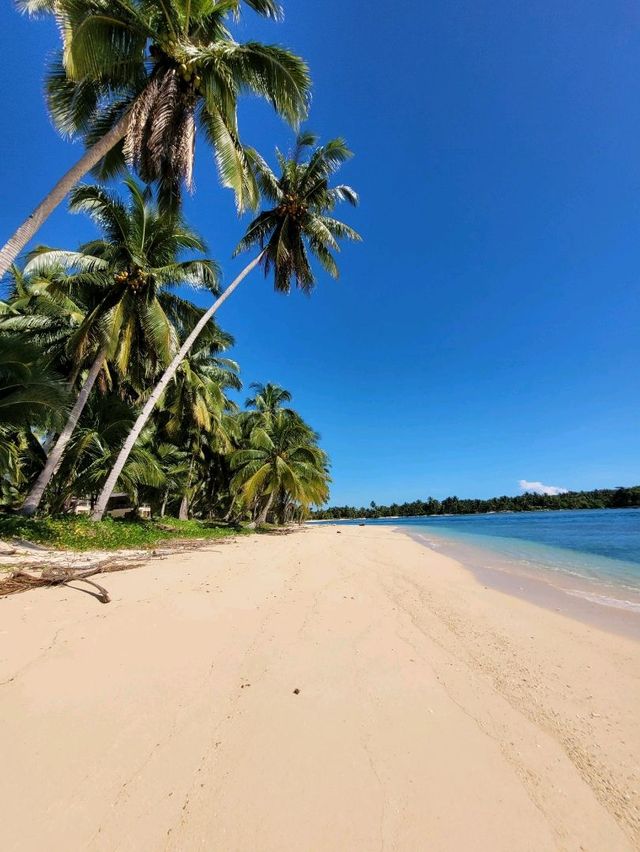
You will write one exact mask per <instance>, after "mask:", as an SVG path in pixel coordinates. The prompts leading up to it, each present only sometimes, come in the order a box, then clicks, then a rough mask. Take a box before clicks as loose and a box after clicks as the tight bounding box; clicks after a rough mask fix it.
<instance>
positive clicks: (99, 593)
mask: <svg viewBox="0 0 640 852" xmlns="http://www.w3.org/2000/svg"><path fill="white" fill-rule="evenodd" d="M133 567H135V563H132V562H128V563H119V564H112V565H102V566H99V567H97V568H90V569H87V570H86V571H74V570H73V569H72V568H59V567H57V566H49V567H47V568H44V569H43V570H42V572H41V573H40V574H39V575H35V574H29V573H28V572H27V571H22V570H17V571H14V572H13V574H11V576H10V577H8V578H7V579H6V580H2V581H0V597H5V596H6V595H15V594H17V593H18V592H26V591H28V590H29V589H37V588H39V587H42V586H68V585H69V584H70V583H74V582H81V583H85V584H86V585H88V586H93V588H94V589H96V592H90V591H89V590H88V589H82V591H85V592H87V594H90V595H92V596H93V597H95V598H97V599H98V600H99V601H100V603H105V604H106V603H109V602H110V601H111V598H110V597H109V592H108V591H107V590H106V589H105V588H104V586H101V585H99V584H98V583H96V582H94V581H93V580H89V577H93V576H94V575H95V574H109V573H113V572H114V571H126V570H127V569H129V568H133ZM71 588H73V586H71Z"/></svg>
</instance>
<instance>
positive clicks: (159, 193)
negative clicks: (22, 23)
mask: <svg viewBox="0 0 640 852" xmlns="http://www.w3.org/2000/svg"><path fill="white" fill-rule="evenodd" d="M243 5H244V6H246V7H248V8H250V9H251V10H252V12H254V13H257V14H258V15H261V16H263V17H266V18H268V19H272V20H276V21H278V20H280V19H281V18H282V9H281V7H280V6H279V4H278V3H277V2H276V0H245V3H244V4H242V3H241V2H240V0H202V2H197V3H196V2H194V0H162V2H159V0H127V2H126V3H122V2H120V0H82V1H81V2H79V0H20V6H21V8H22V9H23V10H24V11H26V12H28V13H29V14H31V15H49V16H52V17H53V18H54V19H55V21H56V23H57V24H58V31H59V33H60V39H61V42H60V45H59V47H58V50H57V52H56V53H54V54H53V57H52V59H51V60H50V65H49V69H48V72H47V79H46V86H45V88H46V94H47V105H48V109H49V113H50V116H51V118H52V120H53V122H54V125H55V126H56V127H57V128H58V130H59V131H60V132H61V133H62V134H63V135H65V136H69V137H72V138H78V139H81V140H82V141H83V142H84V144H85V147H86V151H85V154H84V155H83V156H82V157H81V159H80V160H79V161H78V163H76V165H75V166H74V167H73V168H72V169H71V170H70V171H69V172H68V173H67V174H66V175H65V176H63V177H62V178H61V179H60V180H59V181H58V183H57V184H56V186H55V187H54V189H53V191H52V192H50V193H49V194H48V195H47V196H46V197H45V199H44V201H43V202H42V204H41V205H40V206H39V207H38V208H37V209H36V211H34V213H33V214H32V215H31V216H30V217H29V219H28V220H27V221H26V222H25V223H24V225H23V226H21V227H20V228H19V229H18V231H17V232H16V233H15V234H14V235H13V237H11V239H10V240H9V241H8V242H7V244H6V245H5V247H4V248H3V249H2V250H1V251H0V275H2V276H3V278H2V288H3V289H2V294H1V296H2V301H1V302H0V513H4V514H0V537H1V535H3V534H5V533H6V534H7V535H9V534H10V535H12V536H16V535H17V536H18V537H20V536H25V537H30V538H31V539H32V540H35V541H39V540H40V541H49V542H58V543H62V544H64V543H68V539H69V538H73V536H68V535H67V533H66V532H65V530H67V531H68V530H69V529H73V530H75V535H76V538H77V539H78V540H79V541H83V542H89V541H92V540H93V538H94V534H93V533H92V532H91V530H98V529H100V530H103V531H105V532H104V536H105V537H106V538H105V539H104V540H105V541H106V540H109V541H112V542H116V541H118V540H121V539H122V538H123V537H124V538H128V539H131V541H138V540H142V539H145V540H147V541H148V542H150V541H151V540H156V538H157V537H158V536H160V538H162V537H163V532H162V531H163V530H164V531H165V532H167V534H168V531H169V530H173V532H175V531H176V530H179V529H180V530H182V531H183V532H184V531H185V530H186V529H187V527H185V526H184V525H185V524H192V525H193V524H195V525H196V526H195V527H191V528H189V529H191V534H192V535H195V534H196V530H200V531H202V530H203V529H205V530H209V533H207V535H208V534H210V531H211V530H212V529H214V528H215V529H234V528H237V526H238V524H242V523H245V524H246V523H247V522H248V523H253V524H255V525H257V526H261V525H264V524H270V523H271V524H273V523H275V524H283V523H288V522H291V521H295V520H301V519H303V518H304V517H307V516H308V514H309V512H310V511H311V509H312V507H314V506H316V507H317V506H320V505H323V504H324V503H325V502H326V501H327V499H328V495H329V482H330V476H329V459H328V457H327V455H326V453H325V452H324V451H323V450H322V448H321V447H320V438H319V435H318V434H317V433H316V431H315V430H314V429H313V428H312V426H311V425H309V424H307V423H306V422H305V421H304V419H303V417H302V416H301V414H300V413H298V412H297V411H296V410H295V409H294V408H292V407H291V404H290V403H291V399H292V395H291V393H290V392H289V391H288V390H286V389H284V388H281V387H279V386H278V385H276V384H274V383H269V382H267V383H266V384H256V383H254V384H253V385H251V394H250V396H249V398H248V399H247V400H246V404H245V405H244V406H243V405H241V404H240V403H239V399H238V394H239V393H240V391H241V389H242V378H241V371H240V367H239V365H238V364H237V363H236V362H235V361H234V360H233V359H232V358H231V357H230V354H231V353H230V350H231V349H232V347H233V337H232V336H231V334H229V333H228V332H226V331H224V330H223V329H222V328H220V326H219V325H218V324H217V322H216V318H215V315H216V313H217V311H218V310H219V309H220V307H221V306H222V305H223V304H224V302H225V301H226V299H228V298H229V297H230V295H231V294H232V293H233V292H234V291H235V289H236V288H237V287H238V286H239V285H240V283H241V282H242V281H243V280H244V279H245V278H246V277H247V276H248V275H249V274H250V273H251V272H252V271H253V270H254V269H257V268H261V269H262V270H263V272H264V274H265V275H266V276H269V277H272V278H273V283H274V288H275V290H277V291H280V292H284V293H287V292H289V291H290V290H291V289H292V288H298V289H300V290H302V291H304V292H307V293H309V292H311V291H312V290H313V288H314V286H315V284H316V279H317V276H318V274H319V273H322V272H324V273H328V274H329V275H330V276H332V277H337V275H338V265H337V260H336V253H337V252H338V250H339V248H340V243H341V242H342V241H343V240H359V239H360V237H359V235H358V234H357V232H356V231H355V230H353V229H352V228H351V227H350V226H349V225H348V224H346V223H345V222H343V221H341V220H340V219H337V218H336V217H335V215H334V211H335V208H336V207H337V206H338V205H339V204H340V203H341V202H345V201H346V202H348V203H349V204H351V205H355V204H356V203H357V200H358V199H357V195H356V193H355V191H354V190H353V189H352V188H351V187H349V186H348V185H346V184H340V183H337V182H336V183H334V182H333V178H334V177H335V175H336V173H337V171H338V170H339V169H340V167H341V166H342V165H343V164H344V163H345V162H346V161H347V160H348V159H349V158H350V157H351V152H350V151H349V149H348V147H347V145H346V143H345V142H344V140H343V139H341V138H335V139H331V140H330V141H329V142H327V143H325V144H319V141H318V138H317V137H316V136H315V135H313V134H311V133H309V132H306V131H305V132H302V133H299V134H298V136H297V138H296V140H295V142H294V144H293V146H292V149H291V152H290V153H282V152H280V151H279V150H276V160H277V166H278V168H277V170H273V169H272V168H271V166H270V165H269V164H268V162H267V161H266V160H265V159H264V158H263V156H262V155H261V154H260V153H258V151H257V150H255V148H250V147H247V146H246V145H245V144H244V142H243V141H242V138H241V134H240V130H239V126H238V118H237V107H238V101H239V99H240V98H241V97H242V96H243V95H244V94H253V95H257V96H258V97H260V98H262V99H264V100H266V101H267V102H269V103H270V104H271V105H272V106H273V108H274V109H275V110H276V112H277V113H278V114H279V115H280V116H282V118H283V119H284V120H285V121H286V122H288V123H289V124H290V125H292V126H294V127H296V126H297V125H298V124H299V123H300V121H301V120H302V119H304V118H305V117H306V114H307V110H308V106H309V93H310V77H309V72H308V69H307V66H306V64H305V62H304V61H303V60H302V59H300V58H299V57H298V56H296V55H295V54H294V53H292V52H291V51H290V50H288V49H286V48H283V47H280V46H276V45H272V44H264V43H261V42H258V41H252V40H248V41H244V42H238V41H236V40H235V39H234V37H233V34H232V30H233V28H234V26H235V24H236V23H237V21H238V17H239V16H240V14H241V11H242V6H243ZM244 30H246V26H243V31H244ZM197 138H202V140H203V141H204V142H205V145H207V146H209V147H210V149H211V150H212V152H213V155H214V159H215V162H216V164H217V170H218V174H219V178H220V181H221V183H222V184H223V186H225V187H228V188H230V189H232V190H233V192H234V194H235V199H236V207H237V211H238V213H239V214H244V213H245V211H254V212H253V213H252V217H253V218H252V220H251V221H250V223H249V225H248V226H247V227H246V228H245V229H244V236H243V237H242V238H241V239H240V241H239V243H238V248H237V253H240V252H245V251H250V250H252V251H253V256H251V257H250V258H249V260H248V263H247V265H246V266H245V268H244V270H243V271H242V272H241V273H240V275H238V276H237V278H236V279H235V280H234V281H233V282H232V283H231V285H229V286H228V287H227V288H226V289H225V290H224V292H220V286H219V281H220V280H221V269H220V266H219V264H218V263H217V262H216V261H214V260H213V259H212V258H211V257H209V256H208V255H207V247H206V243H205V240H204V239H203V237H202V236H201V235H200V234H198V232H197V231H196V230H195V229H194V228H193V227H191V225H190V224H189V223H187V221H186V220H185V217H184V213H183V210H182V194H183V190H184V188H187V189H189V190H191V189H192V175H193V162H194V155H195V145H196V139H197ZM89 171H92V175H93V182H86V183H81V182H80V181H81V180H82V179H83V178H84V177H85V176H86V175H87V174H88V172H89ZM66 196H68V197H69V204H68V207H69V212H70V213H72V214H82V215H84V216H86V217H89V219H90V220H91V221H92V223H93V225H94V227H95V229H96V233H95V236H94V237H93V238H92V239H90V240H88V241H85V242H83V243H82V244H80V245H75V246H74V245H72V246H69V245H64V246H43V245H40V246H36V247H34V248H31V249H30V251H29V252H28V254H26V255H23V256H21V257H19V255H20V252H22V251H23V249H25V247H26V246H27V244H28V243H29V241H30V240H31V239H32V238H33V236H34V235H35V233H36V232H37V230H38V228H39V227H40V225H41V224H42V223H43V222H44V220H45V219H46V217H47V216H48V215H49V214H50V213H51V211H52V210H53V209H54V208H55V207H56V206H57V205H58V204H59V203H60V202H61V201H62V200H63V199H64V198H65V197H66ZM255 211H258V212H255ZM190 290H199V291H201V293H202V294H204V297H205V299H206V298H207V295H209V298H210V301H211V305H210V307H209V308H207V309H205V308H202V307H199V306H198V305H196V304H195V303H194V302H193V301H192V299H191V295H190ZM201 300H202V296H201V298H200V301H201ZM123 500H124V503H123ZM115 503H119V505H121V506H122V505H125V506H126V507H127V508H126V511H127V513H128V515H129V516H130V517H129V521H128V523H129V526H128V527H127V530H128V532H127V533H126V535H125V533H124V532H123V530H124V527H123V526H122V522H121V521H115V520H113V518H109V517H106V516H108V515H109V514H110V513H111V511H112V507H113V505H115ZM89 513H90V515H91V519H92V520H94V521H95V520H101V519H103V517H104V518H105V521H104V523H103V524H102V525H101V526H100V527H95V526H92V524H91V522H90V520H89V518H87V517H80V515H87V514H89ZM120 514H122V512H121V513H120ZM149 515H151V517H152V518H154V519H155V520H148V521H146V524H147V525H151V526H147V532H146V533H142V532H140V531H138V532H135V531H134V527H135V529H138V528H140V529H142V528H143V527H145V523H143V522H142V520H141V519H142V518H143V517H148V516H149ZM65 516H66V518H67V520H64V518H65ZM132 524H134V526H132ZM154 525H155V526H154ZM212 525H213V526H212ZM107 529H109V530H111V532H110V533H109V534H107V532H106V530H107ZM114 530H120V532H114ZM152 530H155V532H152ZM3 531H4V532H3ZM172 534H173V533H172ZM98 535H102V533H99V534H98ZM207 535H205V536H204V537H207ZM185 537H187V536H186V533H185Z"/></svg>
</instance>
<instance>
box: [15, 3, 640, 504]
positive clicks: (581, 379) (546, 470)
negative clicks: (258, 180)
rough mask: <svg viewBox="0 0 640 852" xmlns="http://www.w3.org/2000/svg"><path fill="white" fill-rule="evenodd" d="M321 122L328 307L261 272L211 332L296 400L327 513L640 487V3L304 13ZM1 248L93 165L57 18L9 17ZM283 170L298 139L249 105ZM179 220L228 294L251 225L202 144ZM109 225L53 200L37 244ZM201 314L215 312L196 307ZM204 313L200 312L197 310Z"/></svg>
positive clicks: (267, 29)
mask: <svg viewBox="0 0 640 852" xmlns="http://www.w3.org/2000/svg"><path fill="white" fill-rule="evenodd" d="M286 13H287V14H286V21H285V23H284V24H280V25H274V24H268V23H266V22H262V21H258V20H257V19H256V18H255V17H253V16H251V15H247V16H246V17H245V20H244V22H243V24H242V25H241V26H240V27H239V28H238V29H237V31H236V32H237V37H238V38H254V37H258V38H262V39H264V40H269V41H274V42H280V43H283V44H287V45H288V46H291V47H292V48H295V50H296V51H297V52H299V53H300V54H302V55H303V56H305V58H306V59H307V60H308V61H309V63H310V66H311V69H312V73H313V78H314V97H313V108H312V114H311V117H310V120H309V122H308V126H309V127H311V128H313V129H314V130H316V131H317V132H319V133H321V134H322V135H323V136H324V137H327V136H331V135H337V134H341V135H344V136H345V137H346V138H347V139H348V141H349V143H350V144H351V146H352V148H353V149H354V151H355V152H356V157H355V158H354V160H353V161H352V162H351V163H350V164H349V165H348V167H347V168H346V169H345V170H344V175H343V176H344V178H345V180H347V181H348V182H350V183H352V184H353V185H354V186H355V187H356V188H357V189H358V190H359V192H360V194H361V199H362V202H361V206H360V208H358V210H356V211H351V210H344V211H343V213H344V216H345V218H347V219H348V220H349V222H350V223H351V224H353V225H354V226H355V227H356V228H358V229H359V230H360V231H361V232H362V234H363V236H364V238H365V242H364V243H363V244H361V245H356V246H347V247H345V251H344V252H343V254H342V257H341V268H342V277H341V280H340V281H339V282H333V281H332V280H330V279H327V278H326V277H321V278H320V281H319V286H318V288H317V291H316V293H315V294H314V295H313V296H312V297H311V298H306V297H303V296H301V295H299V294H295V295H292V296H290V297H283V296H279V295H276V294H274V293H273V292H272V290H271V288H270V286H269V284H268V283H267V282H266V281H265V280H264V279H263V278H262V277H261V276H256V277H255V278H253V279H252V280H251V282H250V283H248V284H247V285H246V286H245V287H244V289H243V290H242V291H239V292H238V293H237V294H236V295H234V297H233V299H232V300H231V301H230V302H229V303H228V306H225V308H224V309H223V312H221V313H220V315H219V320H220V324H221V325H222V326H223V327H224V328H226V329H228V330H229V331H231V332H232V333H233V334H234V335H235V337H236V347H235V349H234V352H233V355H234V357H236V358H237V359H238V360H239V361H240V363H241V365H242V368H243V378H244V381H245V382H246V384H247V385H248V383H249V382H251V381H254V380H260V381H275V382H277V383H279V384H281V385H284V386H285V387H287V388H289V389H290V390H291V391H292V392H293V394H294V401H295V404H296V405H297V407H298V408H299V410H300V411H301V412H302V413H303V415H304V416H305V417H306V418H307V419H308V420H309V421H310V422H311V423H312V424H313V425H314V426H315V427H316V428H317V429H318V430H319V431H320V432H321V434H322V438H323V445H324V446H325V448H326V449H327V450H328V452H329V453H330V455H331V458H332V462H333V478H334V485H333V491H332V500H331V502H334V503H352V502H355V503H358V504H360V503H368V502H369V501H370V500H372V499H374V500H376V501H377V502H378V503H382V502H390V501H392V500H398V501H402V500H409V499H414V498H416V497H426V496H428V495H433V496H435V497H444V496H446V495H448V494H457V495H458V496H460V497H471V496H478V497H484V496H491V495H494V494H502V493H507V494H514V493H518V491H519V487H518V481H519V480H521V479H525V480H528V481H541V482H543V483H546V484H551V485H554V486H560V487H566V488H576V489H581V488H592V487H598V486H602V487H606V486H616V485H619V484H634V483H638V482H640V454H639V452H638V450H639V438H638V435H639V434H640V431H639V428H638V427H639V425H640V424H639V420H640V416H639V415H640V405H639V396H638V391H639V383H638V364H639V362H640V335H639V334H638V312H639V311H638V309H639V307H640V304H639V303H640V299H639V296H638V293H639V288H638V275H639V269H640V242H639V236H640V143H639V140H640V12H639V11H638V8H637V6H636V4H633V3H631V2H629V0H626V2H623V0H608V2H606V3H605V2H604V0H600V2H595V0H580V1H579V2H578V0H566V1H565V2H564V3H562V4H558V3H557V2H555V0H553V2H552V0H540V2H538V3H536V4H525V3H520V2H518V3H514V2H513V0H493V2H478V0H457V2H451V0H432V2H429V3H418V2H416V0H414V2H411V3H409V2H398V3H396V4H394V5H393V7H388V6H387V7H379V6H378V5H377V4H374V5H373V6H372V4H370V3H364V2H362V0H357V2H356V0H324V2H322V3H311V2H300V0H299V2H297V3H294V2H292V0H291V2H289V3H288V4H287V6H286ZM0 39H1V40H2V55H3V59H4V63H3V65H4V69H5V70H4V73H3V75H2V77H1V78H0V102H1V104H2V116H3V120H4V127H3V134H2V145H3V157H2V162H1V163H0V170H1V173H2V185H3V204H2V207H1V209H0V226H1V230H2V235H1V236H2V237H3V238H4V237H5V236H8V235H9V233H10V232H11V231H12V229H13V228H14V227H15V226H16V225H17V223H18V222H19V221H21V220H22V218H24V216H25V215H26V214H27V213H28V212H29V210H30V209H31V208H32V206H34V204H35V203H36V202H37V201H38V200H39V198H40V196H41V195H42V194H43V192H44V191H45V190H46V189H47V188H48V187H49V186H50V184H51V183H52V182H53V181H54V180H55V179H56V178H57V176H58V175H59V174H61V172H62V170H63V169H64V168H65V167H67V166H68V165H70V164H71V163H72V162H73V161H74V159H75V158H77V156H78V154H79V152H80V147H79V146H78V145H72V144H70V143H69V142H65V141H62V140H60V139H59V138H58V137H57V136H56V134H55V132H54V131H53V129H52V127H51V125H50V123H49V121H48V119H47V117H46V114H45V110H44V105H43V99H42V93H41V88H42V86H41V80H42V75H43V69H44V63H45V58H46V56H47V54H48V52H49V51H50V50H51V48H52V47H53V46H54V44H55V39H56V34H55V31H54V29H53V27H52V26H51V25H50V24H49V23H45V22H33V21H29V20H28V19H26V18H24V17H21V16H19V15H18V14H17V13H15V11H13V10H12V9H11V7H10V6H9V4H3V5H2V8H1V10H0ZM241 129H242V131H243V137H244V139H245V141H246V142H247V143H250V144H253V145H255V146H256V147H258V148H259V149H260V150H261V151H262V152H263V153H265V154H266V155H269V154H270V152H271V150H272V148H273V146H274V145H275V144H279V145H280V146H281V147H283V148H286V147H287V146H289V145H290V144H291V139H292V135H291V133H290V131H289V130H288V129H287V128H286V127H284V126H283V125H282V124H281V123H280V122H279V121H278V120H277V119H275V118H274V117H273V115H272V114H271V112H270V111H269V109H268V108H266V107H264V106H263V105H260V104H258V103H256V102H251V101H246V102H244V103H243V105H242V109H241ZM197 158H198V163H197V170H196V185H197V191H196V194H195V196H194V197H193V198H191V199H189V200H188V202H187V204H186V210H187V213H188V216H189V218H190V220H191V221H192V223H193V224H194V225H195V226H197V228H198V229H199V230H200V231H201V233H203V234H204V235H205V237H206V239H207V241H208V243H209V245H210V248H211V254H212V255H213V256H215V257H216V258H217V259H219V260H220V261H221V263H222V264H223V266H224V268H225V274H226V279H227V280H230V277H231V276H232V274H233V273H234V272H235V271H237V270H238V269H239V268H240V266H239V262H238V261H233V262H232V261H230V260H229V258H230V255H231V251H232V248H233V245H234V244H235V242H236V241H237V239H238V238H239V236H240V235H241V232H242V226H243V223H242V222H239V221H238V219H237V218H236V217H235V213H234V208H233V201H232V198H231V195H230V193H228V192H226V191H223V190H221V189H219V188H218V185H217V181H216V176H215V171H214V168H213V164H212V161H211V157H210V154H209V152H208V150H207V148H206V147H205V145H204V144H202V143H200V144H199V146H198V151H197ZM90 233H91V231H90V228H89V227H88V226H87V225H86V223H85V222H83V221H82V220H81V219H79V218H77V217H70V216H69V215H68V214H66V213H65V212H64V210H63V209H60V210H59V211H58V212H57V213H56V214H55V215H54V216H53V217H52V219H51V220H50V222H49V223H48V224H47V225H46V226H45V227H44V228H43V230H42V231H41V233H40V238H39V241H42V242H47V243H49V244H57V245H60V246H65V247H71V246H73V245H74V244H75V243H77V242H78V241H80V240H82V239H84V238H86V237H87V236H88V235H89V234H90ZM202 301H203V300H202ZM203 303H204V301H203Z"/></svg>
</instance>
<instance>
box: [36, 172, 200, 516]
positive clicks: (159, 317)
mask: <svg viewBox="0 0 640 852" xmlns="http://www.w3.org/2000/svg"><path fill="white" fill-rule="evenodd" d="M125 184H126V186H127V189H128V194H129V199H128V204H125V203H124V202H123V201H121V200H120V199H119V198H118V197H116V196H115V195H112V194H110V193H109V192H107V191H106V190H104V189H102V188H100V187H97V186H80V187H78V188H77V189H75V190H74V191H73V194H72V198H71V205H70V210H71V211H72V212H84V213H87V214H88V215H89V216H90V217H91V218H92V219H93V221H94V222H95V223H96V224H97V225H98V227H100V229H101V230H102V235H101V237H100V238H99V239H96V240H92V241H91V242H89V243H86V244H85V245H83V246H81V247H80V249H79V251H61V250H57V249H50V248H40V249H38V250H36V251H35V252H34V253H33V256H32V258H31V260H30V261H29V263H28V264H27V267H26V269H27V272H29V273H32V274H38V273H46V272H47V270H51V269H54V270H58V269H60V268H61V267H62V268H66V269H67V270H69V272H70V274H69V277H68V281H67V282H66V284H67V286H68V287H69V288H70V289H71V290H73V288H74V287H78V288H84V290H85V291H87V292H88V297H90V298H91V302H90V303H89V305H88V308H87V312H86V315H85V317H84V319H83V320H82V322H81V323H79V325H78V327H77V328H76V329H75V331H74V333H73V334H72V335H71V336H70V338H69V340H68V343H67V351H68V353H69V354H70V355H71V356H72V358H73V359H74V360H75V361H76V362H77V363H83V362H84V363H86V364H87V366H88V369H87V373H86V377H85V379H84V381H83V384H82V387H81V389H80V392H79V393H78V396H77V399H76V402H75V404H74V406H73V408H72V410H71V413H70V415H69V418H68V420H67V423H66V425H65V427H64V429H63V430H62V432H61V433H60V435H59V437H58V440H57V442H56V444H55V446H54V448H53V449H52V451H51V453H50V454H49V456H48V458H47V462H46V464H45V466H44V468H43V469H42V471H41V473H40V476H39V477H38V479H37V481H36V483H35V484H34V486H33V488H32V490H31V492H30V494H29V496H28V497H27V499H26V501H25V503H24V505H23V507H22V512H23V513H24V514H26V515H32V514H34V513H35V512H36V511H37V509H38V507H39V505H40V502H41V500H42V497H43V495H44V492H45V489H46V487H47V485H48V484H49V482H50V480H51V478H52V476H53V475H54V474H55V472H56V470H57V468H58V466H59V465H60V462H61V460H62V456H63V453H64V450H65V447H66V446H67V444H68V442H69V439H70V438H71V435H72V434H73V431H74V429H75V428H76V425H77V423H78V420H79V418H80V415H81V414H82V411H83V409H84V407H85V405H86V403H87V400H88V398H89V395H90V393H91V390H92V388H93V386H94V384H95V382H96V379H97V378H98V376H99V375H100V374H101V373H102V372H103V371H106V370H107V369H108V365H109V364H112V365H113V366H114V367H115V369H116V370H117V371H118V372H119V373H120V374H121V375H126V376H127V378H128V380H129V381H131V382H132V383H133V384H134V385H137V386H138V387H140V386H144V385H145V384H148V382H149V381H153V380H154V378H155V376H156V375H157V372H158V370H159V369H161V368H163V367H165V366H166V365H167V364H168V363H169V362H170V361H171V359H172V357H173V355H174V353H175V351H176V349H177V348H178V344H179V337H178V333H177V331H176V327H175V322H174V320H175V317H176V316H177V315H178V314H180V309H181V307H182V306H183V300H181V299H180V298H179V297H177V296H175V295H174V294H172V293H171V289H172V288H174V287H175V286H177V285H181V284H188V285H191V286H195V287H207V288H209V289H210V290H212V291H214V292H215V291H216V289H217V267H216V265H215V263H214V262H213V261H212V260H206V259H192V260H181V259H180V256H181V253H182V252H183V251H184V250H192V251H193V250H195V251H201V252H202V251H204V250H205V246H204V243H203V242H202V241H201V239H200V238H199V237H198V236H197V235H196V234H195V233H194V232H193V231H192V230H191V229H190V228H188V227H187V225H186V224H185V222H184V220H183V219H182V217H181V216H180V215H179V214H178V213H177V212H174V213H172V214H169V213H160V211H159V210H158V207H157V205H155V204H154V203H153V202H152V200H151V197H150V194H149V193H148V192H146V191H145V192H143V191H142V190H141V188H140V187H139V186H138V184H137V183H136V182H135V181H134V180H133V179H131V178H127V180H126V181H125ZM189 307H191V306H189ZM191 311H193V309H192V308H191Z"/></svg>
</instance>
